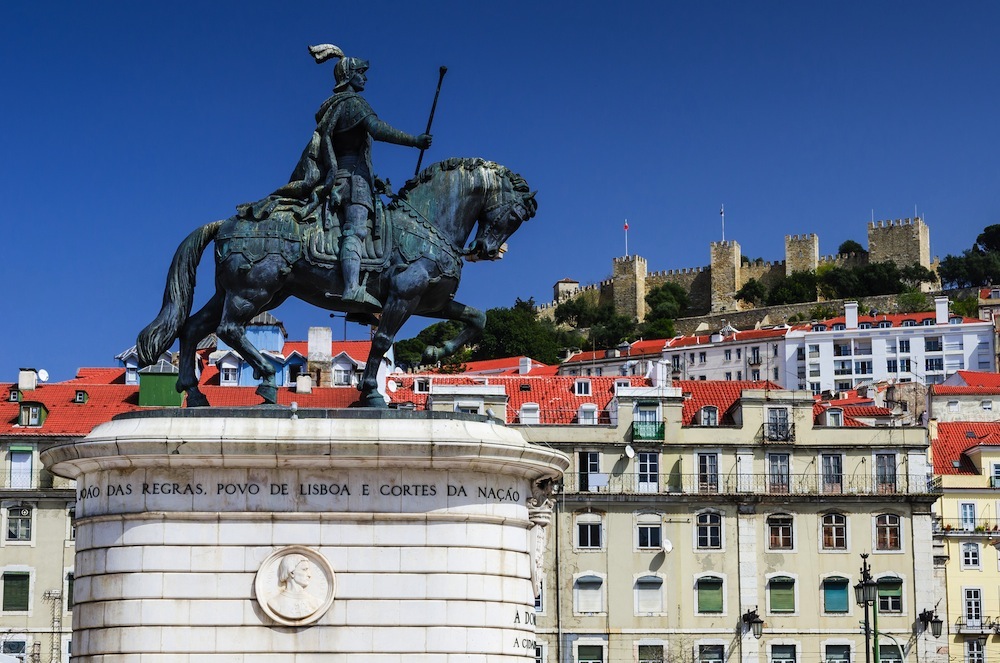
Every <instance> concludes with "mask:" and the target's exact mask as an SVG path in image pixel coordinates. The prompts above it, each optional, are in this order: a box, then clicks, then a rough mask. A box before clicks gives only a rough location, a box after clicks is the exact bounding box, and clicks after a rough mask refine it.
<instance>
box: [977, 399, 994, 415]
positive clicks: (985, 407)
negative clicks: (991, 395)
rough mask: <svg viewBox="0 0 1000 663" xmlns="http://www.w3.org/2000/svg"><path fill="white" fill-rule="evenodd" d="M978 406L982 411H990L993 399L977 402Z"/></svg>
mask: <svg viewBox="0 0 1000 663" xmlns="http://www.w3.org/2000/svg"><path fill="white" fill-rule="evenodd" d="M979 407H980V408H982V409H983V411H984V412H990V411H991V410H993V401H982V402H980V403H979Z"/></svg>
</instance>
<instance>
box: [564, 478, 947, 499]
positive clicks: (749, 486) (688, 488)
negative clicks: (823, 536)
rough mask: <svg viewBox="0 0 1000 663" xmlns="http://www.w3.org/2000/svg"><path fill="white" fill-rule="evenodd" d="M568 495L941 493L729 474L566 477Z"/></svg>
mask: <svg viewBox="0 0 1000 663" xmlns="http://www.w3.org/2000/svg"><path fill="white" fill-rule="evenodd" d="M563 492H565V493H617V494H637V495H638V494H648V493H657V494H681V495H711V494H717V495H739V494H755V495H828V496H833V495H893V494H899V495H914V494H928V493H934V492H937V491H935V490H934V489H933V485H932V484H931V483H930V482H928V481H927V480H926V479H922V480H920V481H914V482H912V483H910V482H908V477H907V476H905V475H900V476H898V477H897V478H896V480H895V481H893V482H892V483H889V482H886V481H885V480H882V479H879V478H876V477H873V476H868V475H857V476H844V475H825V476H824V475H817V474H741V475H736V474H728V475H720V474H713V473H710V472H708V473H700V474H679V473H674V472H671V473H667V474H656V473H637V472H629V473H623V474H609V473H606V472H567V473H566V475H565V476H564V477H563Z"/></svg>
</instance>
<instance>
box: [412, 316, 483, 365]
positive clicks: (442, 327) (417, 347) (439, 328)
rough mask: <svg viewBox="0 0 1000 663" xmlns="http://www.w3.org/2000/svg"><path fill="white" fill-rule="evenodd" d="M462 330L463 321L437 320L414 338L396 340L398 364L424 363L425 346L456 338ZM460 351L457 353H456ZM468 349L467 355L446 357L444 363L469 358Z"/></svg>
mask: <svg viewBox="0 0 1000 663" xmlns="http://www.w3.org/2000/svg"><path fill="white" fill-rule="evenodd" d="M461 330H462V323H460V322H455V321H454V320H448V321H445V322H435V323H434V324H433V325H430V326H429V327H425V328H424V329H423V330H421V331H420V333H418V334H417V335H416V336H414V337H413V338H408V339H404V340H402V341H396V364H397V365H399V366H401V367H405V368H416V367H417V366H420V365H421V364H422V361H421V355H422V354H423V352H424V348H427V347H429V346H432V345H441V344H442V343H444V342H445V341H446V340H448V339H450V338H454V337H455V336H457V335H458V332H459V331H461ZM457 354H459V353H456V355H457ZM468 354H469V353H468V351H466V353H465V355H466V356H465V357H464V358H462V357H456V356H455V355H452V357H448V358H446V359H445V360H444V361H443V362H442V363H443V364H444V363H454V362H458V361H462V360H466V361H467V360H468Z"/></svg>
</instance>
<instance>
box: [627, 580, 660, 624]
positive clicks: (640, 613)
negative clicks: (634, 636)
mask: <svg viewBox="0 0 1000 663" xmlns="http://www.w3.org/2000/svg"><path fill="white" fill-rule="evenodd" d="M640 585H649V586H650V587H652V586H654V585H655V586H656V590H655V592H656V597H657V598H658V603H659V605H658V606H655V608H656V609H654V610H642V609H641V607H642V606H640V602H641V597H640V595H639V592H640ZM666 587H667V580H666V578H665V577H664V575H663V574H662V573H649V572H646V573H636V574H633V576H632V599H633V609H634V614H635V615H636V616H637V617H654V616H661V615H665V614H666V605H667V597H666ZM652 591H653V590H651V589H647V592H652ZM646 607H649V606H646Z"/></svg>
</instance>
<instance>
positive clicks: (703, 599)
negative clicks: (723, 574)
mask: <svg viewBox="0 0 1000 663" xmlns="http://www.w3.org/2000/svg"><path fill="white" fill-rule="evenodd" d="M698 612H722V580H721V579H719V578H702V579H701V580H699V581H698Z"/></svg>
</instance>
